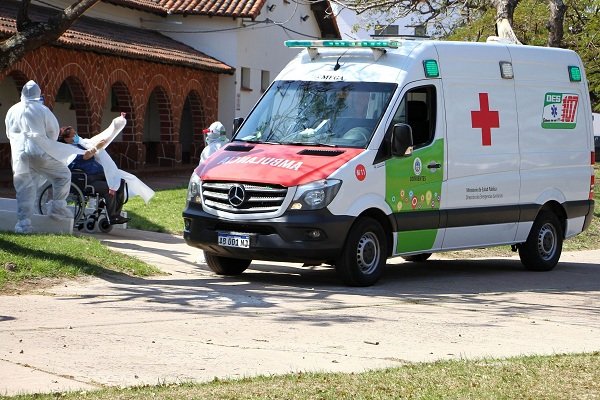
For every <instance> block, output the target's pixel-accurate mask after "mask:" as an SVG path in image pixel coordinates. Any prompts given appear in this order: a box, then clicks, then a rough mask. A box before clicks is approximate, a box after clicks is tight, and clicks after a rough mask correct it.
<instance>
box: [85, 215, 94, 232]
mask: <svg viewBox="0 0 600 400" xmlns="http://www.w3.org/2000/svg"><path fill="white" fill-rule="evenodd" d="M83 228H84V229H85V231H86V232H87V233H94V232H95V231H96V216H95V215H90V216H88V217H87V218H86V219H85V221H84V222H83Z"/></svg>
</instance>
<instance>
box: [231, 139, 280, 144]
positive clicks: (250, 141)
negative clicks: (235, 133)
mask: <svg viewBox="0 0 600 400" xmlns="http://www.w3.org/2000/svg"><path fill="white" fill-rule="evenodd" d="M234 141H235V142H244V143H255V144H263V143H264V144H281V143H279V142H269V141H262V140H256V139H255V140H242V139H235V140H234Z"/></svg>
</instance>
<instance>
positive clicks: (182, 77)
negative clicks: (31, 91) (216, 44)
mask: <svg viewBox="0 0 600 400" xmlns="http://www.w3.org/2000/svg"><path fill="white" fill-rule="evenodd" d="M7 76H11V77H13V79H14V80H15V82H16V83H17V85H19V86H22V85H23V84H24V83H25V82H26V81H27V80H29V79H33V80H35V81H36V82H37V83H38V84H39V85H40V87H41V88H42V92H43V93H44V95H45V103H46V105H47V106H48V107H50V108H52V107H53V105H54V103H55V98H56V94H57V93H58V90H59V88H60V86H61V85H62V84H63V82H65V81H66V82H67V84H68V85H69V88H70V89H71V93H72V95H73V106H74V108H75V113H76V119H77V129H78V131H79V133H80V135H81V136H82V137H88V136H90V135H93V134H95V133H97V132H100V131H101V130H102V129H105V128H106V127H105V126H101V119H102V112H103V109H104V104H105V103H106V100H107V98H109V96H110V95H111V88H112V91H113V93H115V95H116V97H117V99H118V105H119V107H118V108H119V111H124V112H127V120H128V123H127V126H126V127H125V128H124V131H123V134H122V138H123V141H122V142H115V143H113V144H112V145H111V148H110V153H111V155H112V157H113V158H114V159H115V161H116V162H117V165H118V166H119V167H120V168H122V169H128V170H138V169H142V168H143V167H144V166H145V165H146V164H152V165H156V166H161V167H173V166H177V165H180V164H181V145H180V141H179V131H180V129H179V128H180V124H181V115H182V111H183V107H184V104H185V101H186V98H189V101H190V104H191V105H192V107H191V109H192V124H193V139H192V149H191V160H190V162H191V163H197V162H198V160H199V157H200V152H201V150H202V148H203V147H204V138H203V135H201V133H200V132H201V131H202V129H203V128H205V127H207V126H208V125H209V124H210V123H211V122H213V121H215V120H216V118H217V104H218V81H219V79H218V74H216V73H214V72H207V71H199V70H195V69H191V68H185V67H177V66H172V65H165V64H158V63H153V62H147V61H143V60H133V59H126V58H120V57H116V56H112V55H103V54H97V53H92V52H81V51H75V50H69V49H63V48H58V47H43V48H41V49H38V50H36V51H34V52H31V53H28V54H27V56H26V57H25V58H24V59H22V60H21V61H19V62H18V63H17V64H15V65H14V66H13V67H12V68H10V69H8V70H5V71H2V72H0V80H3V79H5V78H6V77H7ZM19 89H20V87H19ZM152 93H154V97H155V98H156V99H157V102H158V109H159V114H160V115H159V119H158V120H159V121H160V122H159V125H160V126H159V127H158V129H160V142H159V143H155V144H154V145H153V146H154V147H155V148H153V149H152V151H153V154H156V159H150V160H146V153H147V150H148V149H146V144H145V143H144V142H143V137H144V120H145V114H146V107H147V104H148V100H149V98H150V95H151V94H152ZM9 152H10V148H9V146H8V144H4V145H3V144H0V169H4V168H10V153H9Z"/></svg>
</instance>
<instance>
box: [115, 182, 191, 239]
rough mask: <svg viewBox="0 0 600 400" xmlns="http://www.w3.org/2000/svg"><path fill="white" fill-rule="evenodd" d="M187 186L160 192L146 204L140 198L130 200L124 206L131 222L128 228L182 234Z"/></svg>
mask: <svg viewBox="0 0 600 400" xmlns="http://www.w3.org/2000/svg"><path fill="white" fill-rule="evenodd" d="M186 196H187V186H186V187H182V188H177V189H168V190H159V191H157V192H156V194H155V195H154V197H153V198H152V200H150V202H149V203H148V204H145V203H144V201H143V200H142V199H141V198H140V197H135V198H133V199H130V200H129V201H128V202H127V203H125V205H124V206H123V210H124V211H127V216H128V217H131V221H129V222H128V223H127V227H128V228H133V229H141V230H144V231H152V232H163V233H173V234H179V235H180V234H182V233H183V217H182V216H181V213H182V212H183V209H184V208H185V201H186Z"/></svg>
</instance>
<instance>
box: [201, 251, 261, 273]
mask: <svg viewBox="0 0 600 400" xmlns="http://www.w3.org/2000/svg"><path fill="white" fill-rule="evenodd" d="M204 259H205V260H206V264H207V265H208V267H209V268H210V269H211V270H212V271H213V272H214V273H215V274H217V275H240V274H241V273H242V272H244V271H245V270H246V269H247V268H248V267H249V266H250V263H251V262H252V260H241V259H238V258H229V257H221V256H216V255H214V254H210V253H207V252H204Z"/></svg>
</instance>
